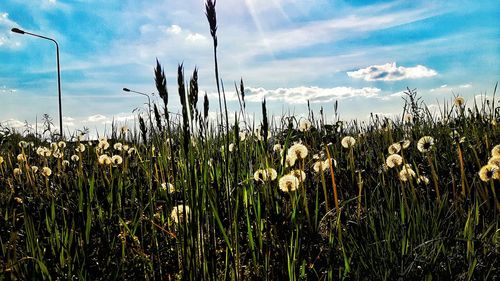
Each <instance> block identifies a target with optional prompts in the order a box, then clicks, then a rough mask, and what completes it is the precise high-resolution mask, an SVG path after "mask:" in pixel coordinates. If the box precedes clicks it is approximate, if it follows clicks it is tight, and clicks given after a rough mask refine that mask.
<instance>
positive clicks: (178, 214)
mask: <svg viewBox="0 0 500 281" xmlns="http://www.w3.org/2000/svg"><path fill="white" fill-rule="evenodd" d="M184 213H185V214H186V218H187V219H188V221H189V206H184V205H178V206H175V207H174V208H173V209H172V213H170V218H172V220H173V221H174V223H180V222H183V221H184Z"/></svg>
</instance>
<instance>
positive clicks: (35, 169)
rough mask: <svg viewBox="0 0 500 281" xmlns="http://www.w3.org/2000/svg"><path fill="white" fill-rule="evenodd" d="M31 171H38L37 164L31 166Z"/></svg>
mask: <svg viewBox="0 0 500 281" xmlns="http://www.w3.org/2000/svg"><path fill="white" fill-rule="evenodd" d="M31 171H32V172H33V173H35V174H36V172H38V167H37V166H31Z"/></svg>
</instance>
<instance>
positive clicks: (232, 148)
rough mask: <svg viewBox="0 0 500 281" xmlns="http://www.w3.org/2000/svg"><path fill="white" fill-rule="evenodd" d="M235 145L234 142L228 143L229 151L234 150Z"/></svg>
mask: <svg viewBox="0 0 500 281" xmlns="http://www.w3.org/2000/svg"><path fill="white" fill-rule="evenodd" d="M235 147H236V145H235V144H234V143H230V144H229V152H233V151H235V150H236V149H235Z"/></svg>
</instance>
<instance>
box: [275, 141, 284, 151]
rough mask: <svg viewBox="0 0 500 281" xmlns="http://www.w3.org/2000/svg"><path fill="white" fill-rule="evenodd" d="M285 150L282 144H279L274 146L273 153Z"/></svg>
mask: <svg viewBox="0 0 500 281" xmlns="http://www.w3.org/2000/svg"><path fill="white" fill-rule="evenodd" d="M282 149H283V148H281V144H279V143H277V144H275V145H274V146H273V151H275V152H281V150H282Z"/></svg>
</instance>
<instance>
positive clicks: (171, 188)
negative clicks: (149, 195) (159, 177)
mask: <svg viewBox="0 0 500 281" xmlns="http://www.w3.org/2000/svg"><path fill="white" fill-rule="evenodd" d="M161 188H162V189H163V190H164V191H168V193H174V192H175V187H174V185H173V184H171V183H165V182H164V183H162V184H161Z"/></svg>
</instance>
